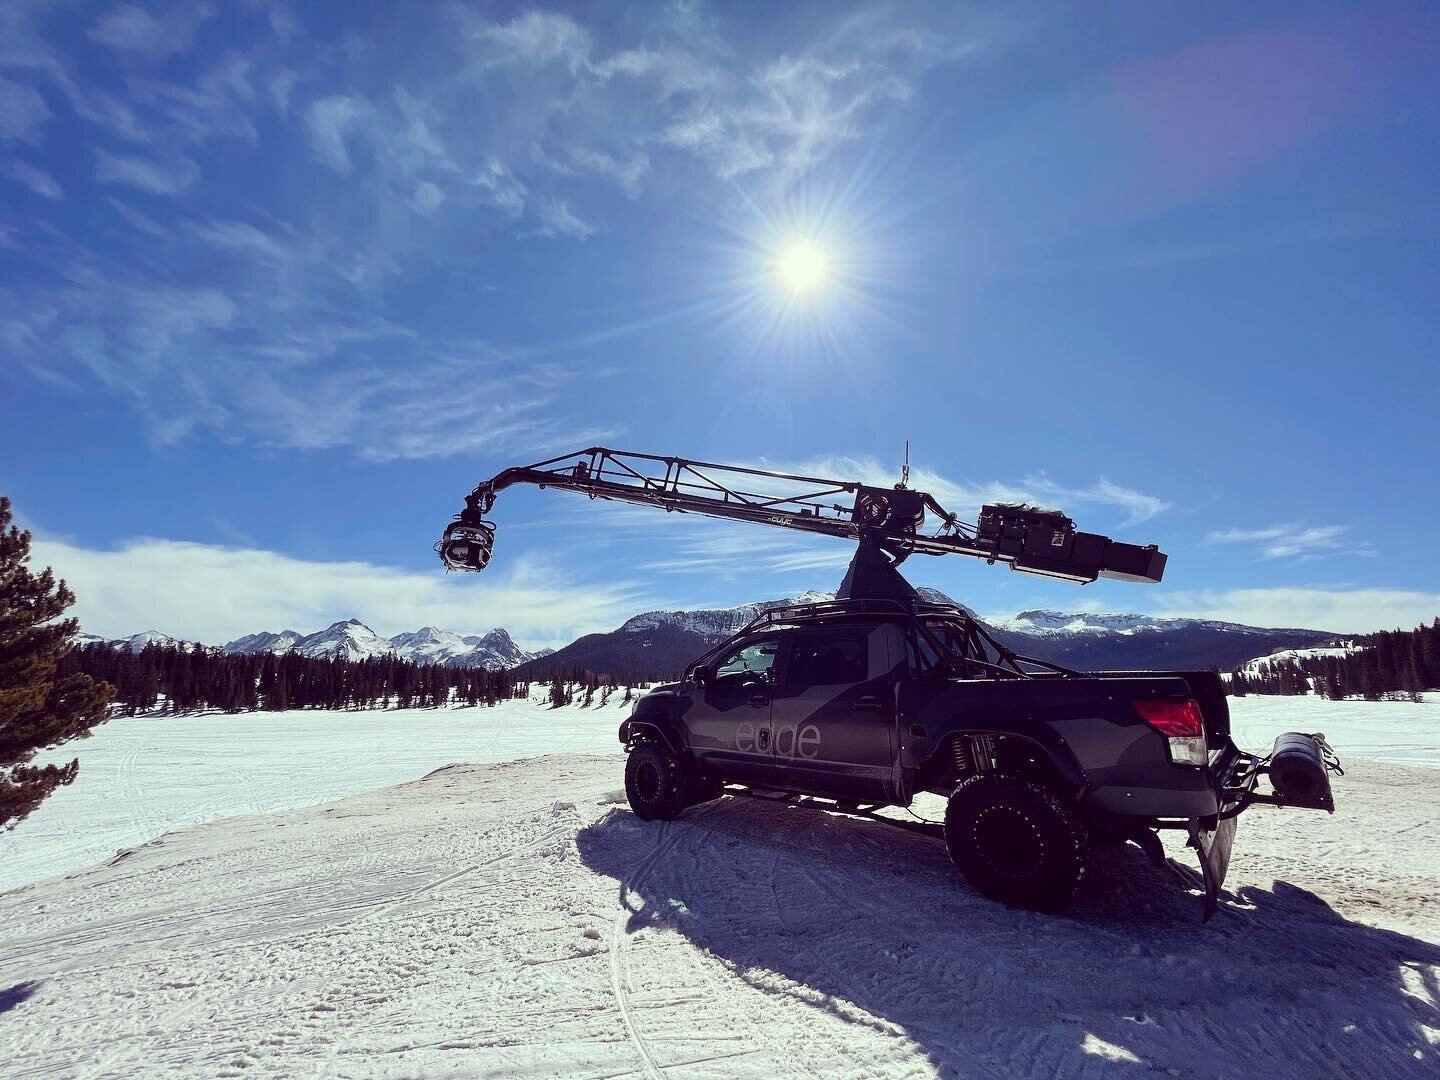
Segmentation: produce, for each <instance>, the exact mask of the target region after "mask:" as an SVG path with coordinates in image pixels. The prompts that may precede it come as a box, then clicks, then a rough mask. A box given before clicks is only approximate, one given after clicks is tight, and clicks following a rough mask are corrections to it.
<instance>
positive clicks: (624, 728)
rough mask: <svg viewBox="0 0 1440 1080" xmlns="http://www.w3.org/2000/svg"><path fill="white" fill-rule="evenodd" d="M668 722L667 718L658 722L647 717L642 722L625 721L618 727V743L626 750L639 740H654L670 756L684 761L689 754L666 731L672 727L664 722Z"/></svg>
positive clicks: (671, 733) (670, 732) (673, 734)
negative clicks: (670, 754)
mask: <svg viewBox="0 0 1440 1080" xmlns="http://www.w3.org/2000/svg"><path fill="white" fill-rule="evenodd" d="M668 720H669V718H668V717H665V718H660V719H658V720H657V719H651V718H648V717H647V718H645V719H642V720H636V719H629V720H626V721H624V722H623V723H621V725H620V741H621V742H622V743H623V744H624V745H625V748H626V749H627V750H628V749H629V748H630V746H631V744H632V743H634V742H636V741H637V740H639V739H645V738H651V739H655V740H656V741H658V742H660V743H662V744H664V746H665V747H666V748H667V749H668V750H669V751H670V752H671V753H672V754H674V755H676V756H677V757H679V758H680V759H682V760H686V759H688V758H689V754H687V753H686V752H685V747H684V746H682V745H681V744H680V740H679V739H677V738H676V737H675V733H674V732H673V731H669V730H666V729H667V728H670V727H671V726H672V724H671V723H669V722H666V721H668Z"/></svg>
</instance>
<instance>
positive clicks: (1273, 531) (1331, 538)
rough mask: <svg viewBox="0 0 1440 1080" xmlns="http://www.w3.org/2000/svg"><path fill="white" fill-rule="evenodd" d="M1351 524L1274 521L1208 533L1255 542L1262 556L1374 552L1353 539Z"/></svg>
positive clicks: (1222, 540)
mask: <svg viewBox="0 0 1440 1080" xmlns="http://www.w3.org/2000/svg"><path fill="white" fill-rule="evenodd" d="M1349 531H1350V526H1348V525H1317V526H1306V525H1299V524H1295V523H1293V522H1292V523H1289V524H1283V525H1271V526H1269V527H1268V528H1263V529H1225V530H1222V531H1218V532H1212V533H1210V534H1209V535H1208V536H1206V538H1205V539H1206V542H1207V543H1211V544H1247V545H1253V546H1254V547H1255V548H1256V549H1257V550H1258V551H1259V553H1260V557H1261V558H1263V559H1298V560H1300V561H1308V560H1310V559H1319V558H1323V557H1325V556H1329V555H1364V556H1372V555H1374V554H1375V549H1374V548H1373V547H1371V546H1370V545H1369V544H1365V543H1360V542H1357V541H1354V540H1351V539H1350V538H1349V537H1348V536H1347V535H1346V534H1347V533H1348V532H1349Z"/></svg>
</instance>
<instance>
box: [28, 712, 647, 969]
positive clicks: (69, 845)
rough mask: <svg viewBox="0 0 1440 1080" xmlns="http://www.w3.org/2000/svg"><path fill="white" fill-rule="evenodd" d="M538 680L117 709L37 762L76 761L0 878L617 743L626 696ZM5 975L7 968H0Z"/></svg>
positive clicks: (48, 871)
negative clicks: (459, 772) (461, 704)
mask: <svg viewBox="0 0 1440 1080" xmlns="http://www.w3.org/2000/svg"><path fill="white" fill-rule="evenodd" d="M544 692H545V688H541V687H536V688H534V689H533V694H534V697H533V698H532V700H529V701H505V702H501V703H500V704H498V705H496V706H494V707H493V708H483V707H480V708H460V709H403V710H392V711H385V710H378V709H377V710H365V711H358V712H344V711H325V710H310V711H297V712H284V713H266V712H255V713H240V714H236V715H224V714H207V715H202V716H131V717H117V718H115V719H113V720H111V721H109V722H108V723H106V724H104V725H103V726H101V727H100V728H98V729H96V731H95V733H94V734H93V735H92V736H91V737H90V738H88V739H85V740H82V741H80V742H75V743H71V744H69V745H68V746H64V747H61V748H60V749H59V750H58V751H57V752H52V753H49V754H47V755H45V756H43V757H41V758H38V759H37V761H40V762H45V761H69V760H70V759H71V758H75V757H78V758H79V759H80V775H79V777H78V778H77V779H76V781H75V783H74V784H72V785H71V786H69V787H67V788H61V789H60V790H59V791H58V792H56V793H55V795H53V796H52V797H51V798H50V799H49V800H47V801H46V803H45V804H44V806H43V807H41V809H40V810H39V811H37V812H36V813H34V814H32V815H31V816H30V817H29V818H28V819H27V820H26V821H25V822H24V823H23V824H21V825H20V826H19V827H18V828H16V829H15V830H14V831H13V832H9V833H5V832H0V889H6V888H10V887H11V886H14V885H19V884H22V883H24V882H27V881H34V880H36V879H38V878H42V877H50V876H51V875H54V874H60V873H65V872H67V871H70V870H76V869H79V868H80V867H83V866H90V865H92V864H93V863H96V862H99V861H100V860H102V859H108V858H110V857H111V856H112V855H114V854H115V852H116V851H118V850H119V849H120V848H126V847H134V846H135V845H137V844H143V843H144V842H145V841H147V840H151V839H153V838H154V837H156V836H159V835H160V834H161V833H162V832H167V831H169V830H172V829H179V828H183V827H185V826H186V825H195V824H199V823H201V822H205V821H213V820H215V819H216V818H221V817H228V816H230V815H232V814H253V813H264V812H267V811H271V810H287V809H290V808H292V807H297V806H313V805H315V804H316V803H319V802H324V801H326V800H327V799H335V798H339V797H340V796H342V795H350V794H353V793H355V792H359V791H374V790H375V789H376V788H380V787H386V786H388V785H390V784H398V783H400V782H401V781H404V780H414V779H415V778H416V777H420V776H424V775H425V774H426V773H427V772H429V771H430V770H431V769H436V768H439V767H440V766H441V765H446V764H449V763H450V762H454V761H465V762H471V763H478V762H487V761H510V760H513V759H515V758H521V757H529V756H532V755H535V754H553V753H576V752H578V753H605V752H615V753H618V752H619V750H620V743H619V742H618V741H617V737H616V732H617V730H618V729H619V727H620V721H621V720H623V719H624V718H625V716H626V714H627V713H628V711H629V709H630V706H629V705H625V704H622V699H623V697H624V691H623V690H621V691H616V692H615V693H614V694H612V695H611V697H610V700H609V702H608V703H607V704H606V705H605V707H604V708H601V707H600V705H599V701H600V695H598V694H597V695H596V696H595V704H594V705H592V706H591V707H590V708H588V709H584V708H578V707H575V706H571V707H567V708H563V709H552V708H550V707H549V706H548V705H547V704H545V701H544V697H543V694H544ZM0 978H3V975H0Z"/></svg>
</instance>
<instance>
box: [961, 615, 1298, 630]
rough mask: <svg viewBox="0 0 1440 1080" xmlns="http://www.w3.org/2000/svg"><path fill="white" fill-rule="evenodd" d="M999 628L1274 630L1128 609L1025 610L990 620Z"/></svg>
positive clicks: (989, 620) (992, 624)
mask: <svg viewBox="0 0 1440 1080" xmlns="http://www.w3.org/2000/svg"><path fill="white" fill-rule="evenodd" d="M986 621H987V622H988V623H989V624H990V625H991V626H992V627H994V628H995V629H997V630H1009V631H1011V632H1012V633H1016V634H1033V635H1037V636H1057V635H1065V634H1125V635H1128V634H1134V633H1138V632H1140V631H1146V630H1193V629H1204V630H1215V631H1220V632H1225V633H1238V634H1272V633H1275V631H1274V630H1267V629H1265V628H1263V627H1259V626H1244V625H1242V624H1240V623H1227V622H1215V621H1213V620H1210V619H1166V618H1161V617H1159V616H1157V615H1135V614H1130V613H1127V612H1113V611H1112V612H1093V611H1092V612H1075V613H1067V612H1063V611H1048V610H1039V611H1022V612H1020V614H1018V615H1014V616H1011V617H1009V618H995V617H991V618H989V619H987V620H986Z"/></svg>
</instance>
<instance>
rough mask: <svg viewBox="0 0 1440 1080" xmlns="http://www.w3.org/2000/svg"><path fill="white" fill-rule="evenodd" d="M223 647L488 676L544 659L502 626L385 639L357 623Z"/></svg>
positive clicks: (425, 629) (249, 638)
mask: <svg viewBox="0 0 1440 1080" xmlns="http://www.w3.org/2000/svg"><path fill="white" fill-rule="evenodd" d="M223 648H224V651H225V652H227V653H258V652H269V653H275V654H276V655H280V654H282V653H287V652H296V653H299V654H300V655H301V656H338V657H342V658H344V659H346V660H364V659H366V658H368V657H372V656H385V655H387V654H389V653H394V654H396V655H397V656H399V657H401V658H402V659H405V660H412V661H414V662H415V663H417V664H443V665H445V666H446V667H484V668H489V669H491V670H492V671H493V670H495V669H498V668H508V667H514V666H515V665H516V664H523V663H524V662H525V661H527V660H533V659H535V658H536V657H537V656H540V655H544V654H541V653H528V652H526V651H525V650H524V649H522V648H520V646H518V645H516V644H515V642H514V641H513V640H512V639H511V637H510V635H509V633H507V632H506V631H505V629H504V628H503V627H496V628H495V629H494V630H491V631H490V632H489V633H487V634H483V635H469V636H463V637H462V636H461V635H460V634H457V633H455V631H453V630H442V629H440V628H439V627H437V626H422V627H421V628H420V629H419V630H414V631H411V632H410V633H406V634H396V635H395V636H394V637H390V638H386V637H381V636H380V635H379V634H377V633H376V632H375V631H374V630H371V629H370V627H368V626H366V625H365V624H364V623H363V622H361V621H360V620H359V619H345V620H343V621H341V622H337V623H332V624H331V625H329V626H327V627H326V628H325V629H324V630H320V631H317V632H316V633H313V634H303V635H302V634H299V633H296V632H295V631H294V630H282V631H280V632H279V633H278V634H277V633H271V632H268V631H263V632H261V633H257V634H247V635H246V636H245V637H239V638H236V639H235V640H234V641H231V642H228V643H226V645H225V646H224V647H223Z"/></svg>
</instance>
